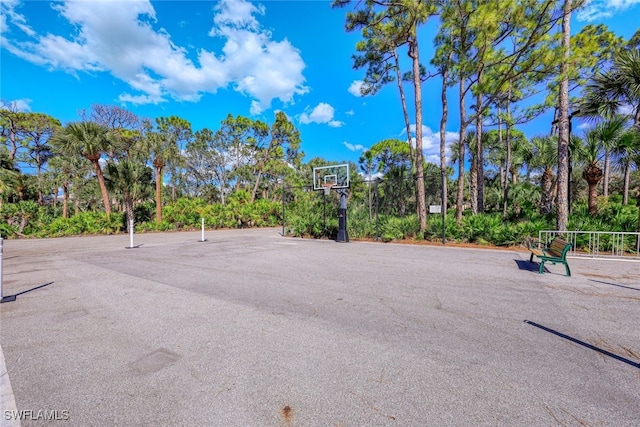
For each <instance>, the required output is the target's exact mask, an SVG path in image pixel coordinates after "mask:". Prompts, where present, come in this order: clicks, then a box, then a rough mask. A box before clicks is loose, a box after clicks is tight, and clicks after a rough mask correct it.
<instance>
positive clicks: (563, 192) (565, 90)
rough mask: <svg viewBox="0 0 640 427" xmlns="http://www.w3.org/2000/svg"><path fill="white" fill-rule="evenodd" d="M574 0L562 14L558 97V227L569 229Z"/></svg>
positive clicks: (566, 1)
mask: <svg viewBox="0 0 640 427" xmlns="http://www.w3.org/2000/svg"><path fill="white" fill-rule="evenodd" d="M572 3H573V1H572V0H565V2H564V7H563V11H562V12H563V16H562V48H563V51H564V60H563V61H562V62H561V64H560V75H561V80H560V93H559V97H558V98H559V99H558V107H559V109H560V111H559V120H558V172H557V173H558V178H557V188H558V204H557V206H558V213H557V218H556V228H557V229H558V230H559V231H567V226H568V222H569V210H568V203H567V193H568V191H569V184H568V180H569V176H568V175H569V174H568V172H569V159H568V155H569V53H570V48H571V10H572Z"/></svg>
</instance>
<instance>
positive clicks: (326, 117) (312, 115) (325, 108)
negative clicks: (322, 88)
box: [299, 102, 344, 127]
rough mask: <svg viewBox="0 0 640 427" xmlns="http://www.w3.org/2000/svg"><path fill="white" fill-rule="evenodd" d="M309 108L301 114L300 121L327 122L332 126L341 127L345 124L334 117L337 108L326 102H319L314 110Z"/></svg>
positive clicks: (307, 122)
mask: <svg viewBox="0 0 640 427" xmlns="http://www.w3.org/2000/svg"><path fill="white" fill-rule="evenodd" d="M308 110H309V108H308V107H307V108H306V109H305V112H304V113H302V114H300V117H299V120H300V123H302V124H305V125H306V124H309V123H321V124H322V123H326V124H328V125H329V126H331V127H340V126H342V125H344V123H343V122H341V121H338V120H334V119H333V116H334V114H335V110H334V108H333V107H332V106H331V105H329V104H327V103H326V102H321V103H319V104H318V105H316V106H315V108H314V109H313V110H311V112H309V111H308Z"/></svg>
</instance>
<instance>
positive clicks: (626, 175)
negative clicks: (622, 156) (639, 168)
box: [622, 161, 631, 205]
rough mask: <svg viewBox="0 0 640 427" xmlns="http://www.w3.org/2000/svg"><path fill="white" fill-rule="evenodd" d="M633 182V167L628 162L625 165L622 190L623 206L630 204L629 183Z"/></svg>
mask: <svg viewBox="0 0 640 427" xmlns="http://www.w3.org/2000/svg"><path fill="white" fill-rule="evenodd" d="M630 181H631V165H630V164H629V161H627V162H626V163H625V165H624V186H623V189H622V204H623V205H626V204H628V203H629V183H630Z"/></svg>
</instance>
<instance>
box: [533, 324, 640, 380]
mask: <svg viewBox="0 0 640 427" xmlns="http://www.w3.org/2000/svg"><path fill="white" fill-rule="evenodd" d="M524 323H526V324H528V325H531V326H535V327H536V328H539V329H542V330H543V331H546V332H550V333H552V334H554V335H557V336H559V337H560V338H564V339H566V340H569V341H571V342H573V343H575V344H579V345H581V346H583V347H586V348H588V349H590V350H593V351H597V352H598V353H602V354H604V355H605V356H609V357H611V358H614V359H616V360H619V361H620V362H624V363H626V364H627V365H631V366H633V367H634V368H638V369H640V363H638V362H634V361H633V360H630V359H627V358H626V357H622V356H620V355H617V354H615V353H611V352H610V351H607V350H603V349H601V348H600V347H596V346H595V345H592V344H589V343H587V342H584V341H580V340H579V339H577V338H573V337H571V336H569V335H565V334H563V333H562V332H558V331H556V330H554V329H551V328H547V327H546V326H542V325H540V324H538V323H535V322H531V321H530V320H525V321H524Z"/></svg>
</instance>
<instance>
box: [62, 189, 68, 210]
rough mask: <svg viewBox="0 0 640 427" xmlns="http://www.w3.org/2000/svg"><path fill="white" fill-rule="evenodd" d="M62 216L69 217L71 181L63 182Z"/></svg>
mask: <svg viewBox="0 0 640 427" xmlns="http://www.w3.org/2000/svg"><path fill="white" fill-rule="evenodd" d="M62 218H69V183H68V182H64V183H62Z"/></svg>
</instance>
